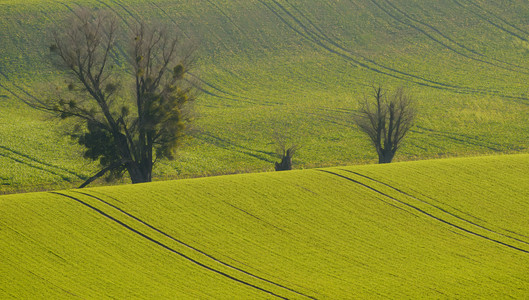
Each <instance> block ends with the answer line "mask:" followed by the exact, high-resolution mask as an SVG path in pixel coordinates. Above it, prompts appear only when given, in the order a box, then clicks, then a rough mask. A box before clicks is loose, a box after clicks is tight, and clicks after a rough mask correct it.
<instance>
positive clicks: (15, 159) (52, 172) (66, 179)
mask: <svg viewBox="0 0 529 300" xmlns="http://www.w3.org/2000/svg"><path fill="white" fill-rule="evenodd" d="M0 156H3V157H5V158H7V159H10V160H12V161H14V162H17V163H19V164H22V165H25V166H28V167H30V168H33V169H37V170H41V171H43V172H46V173H50V174H51V175H55V176H57V177H60V178H61V179H62V180H64V181H66V182H72V181H71V180H70V178H69V177H67V176H64V175H61V174H59V173H57V172H55V171H52V170H48V169H45V168H43V167H41V166H39V165H36V164H32V163H29V162H26V161H23V160H22V159H19V158H16V157H13V156H11V155H7V154H2V153H0Z"/></svg>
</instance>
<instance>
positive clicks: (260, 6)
mask: <svg viewBox="0 0 529 300" xmlns="http://www.w3.org/2000/svg"><path fill="white" fill-rule="evenodd" d="M78 5H88V6H93V7H107V8H110V9H112V10H114V11H115V12H116V13H118V14H119V15H120V16H121V17H122V18H123V26H124V27H125V28H126V27H127V26H129V25H131V24H133V23H134V22H135V19H139V18H145V19H160V20H164V21H167V22H174V23H178V24H180V27H182V29H183V30H184V31H185V32H190V33H192V34H193V35H194V36H196V37H198V38H199V39H200V40H201V43H200V45H201V47H200V53H199V57H200V59H199V62H198V70H197V71H196V72H197V74H200V77H201V78H203V80H204V84H203V88H204V89H205V93H204V94H203V97H202V98H201V99H200V101H199V103H198V105H197V110H198V111H199V113H200V116H201V118H200V119H199V121H198V123H197V125H198V128H200V129H201V131H199V132H198V133H196V134H195V136H194V139H193V140H192V141H190V143H189V145H188V146H187V147H185V148H184V149H182V151H181V156H180V157H179V159H178V160H177V161H176V162H162V163H161V164H160V165H159V166H158V168H157V170H156V176H157V177H158V178H174V177H175V176H176V175H177V174H178V175H191V176H194V175H207V174H221V173H231V172H240V171H259V170H270V169H271V168H272V165H273V164H272V162H273V161H274V160H275V158H274V156H273V153H272V149H273V147H272V145H271V143H270V142H271V140H272V136H273V132H274V131H280V132H283V133H285V134H286V135H287V136H290V137H291V139H292V140H293V141H294V142H296V143H298V144H300V145H302V146H303V149H302V151H300V152H299V156H298V157H297V158H296V159H297V161H296V164H297V165H298V166H299V167H313V166H332V165H346V164H352V163H357V162H368V161H372V160H373V159H374V153H373V151H372V150H371V149H370V145H369V144H368V143H367V141H366V140H365V138H364V137H363V136H362V135H361V134H360V133H359V132H358V130H356V129H355V128H353V126H352V124H351V121H350V119H351V115H352V114H353V113H354V110H355V108H356V107H355V101H356V100H357V99H358V98H361V97H363V95H364V94H365V93H367V92H369V85H370V84H371V83H372V82H383V83H385V84H386V85H387V86H390V87H394V86H397V85H406V86H408V88H409V89H410V91H411V92H412V93H413V95H414V96H415V97H416V98H417V100H418V101H419V103H420V109H421V116H422V117H421V120H419V122H418V126H417V127H415V128H414V130H413V132H412V133H411V135H410V138H409V140H408V141H407V142H406V144H405V145H404V147H403V148H402V149H401V150H400V153H399V155H398V159H402V160H404V159H416V158H432V157H439V156H453V155H473V154H486V153H492V152H502V153H505V152H525V151H526V150H527V145H526V141H527V140H528V138H529V134H528V132H529V128H528V126H529V125H528V123H527V122H526V116H527V113H528V109H527V103H528V99H527V88H526V82H527V80H528V79H529V78H528V77H529V63H527V61H528V58H529V46H528V39H529V34H528V33H529V25H528V24H527V22H526V20H527V15H528V14H529V8H528V7H527V5H525V2H523V1H511V2H509V4H505V3H502V4H501V5H500V4H497V3H496V2H494V1H464V2H463V1H450V2H443V3H442V4H441V3H438V1H410V0H406V1H404V0H370V1H367V0H366V1H360V0H349V1H332V2H326V1H324V2H322V1H312V0H311V1H301V0H278V1H270V0H262V1H243V0H236V1H233V0H232V1H227V0H226V1H209V0H201V1H178V2H175V1H168V0H154V1H137V0H101V1H91V0H78V1H54V0H39V1H37V0H34V1H21V0H20V1H0V8H1V9H0V28H1V29H2V30H0V40H1V41H2V42H1V43H0V53H2V55H1V56H0V109H1V110H2V114H1V115H0V132H1V135H0V137H1V138H0V146H1V147H0V177H1V178H0V191H16V190H20V189H27V190H31V189H38V188H40V186H41V185H50V184H54V185H57V186H69V185H71V184H72V183H73V182H75V183H77V182H80V181H81V178H86V176H88V175H90V174H93V172H94V170H95V166H93V165H87V163H85V162H83V161H82V160H80V159H79V158H78V157H79V155H78V151H79V149H77V148H75V146H72V145H71V141H69V140H68V139H64V138H61V137H60V135H59V134H58V133H56V130H55V129H54V130H49V129H48V128H49V127H50V126H53V128H57V127H59V128H60V126H61V125H50V122H48V121H46V118H45V117H44V116H41V115H40V114H38V113H37V112H34V111H31V110H29V109H28V108H27V107H25V106H24V105H23V104H21V103H20V102H19V101H18V100H17V98H27V97H30V96H29V95H32V96H35V97H43V95H45V94H46V90H47V89H48V88H49V87H48V86H47V85H46V84H47V82H48V81H52V82H53V81H54V82H61V79H60V78H59V77H58V75H57V73H56V72H54V71H52V70H51V69H50V67H49V65H48V63H47V59H48V58H47V45H48V44H49V42H48V40H47V39H46V38H45V33H46V31H47V30H48V28H53V26H54V24H55V23H58V22H61V20H63V19H64V18H65V16H66V14H67V13H68V12H69V11H70V9H72V8H75V7H77V6H78ZM53 122H55V121H53Z"/></svg>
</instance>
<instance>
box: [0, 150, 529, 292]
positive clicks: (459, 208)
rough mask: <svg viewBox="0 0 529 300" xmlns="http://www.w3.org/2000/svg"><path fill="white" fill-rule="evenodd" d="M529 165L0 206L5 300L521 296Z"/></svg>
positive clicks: (38, 198) (365, 170) (286, 176)
mask: <svg viewBox="0 0 529 300" xmlns="http://www.w3.org/2000/svg"><path fill="white" fill-rule="evenodd" d="M528 166H529V155H507V156H493V157H481V158H459V159H443V160H432V161H419V162H403V163H395V164H390V165H368V166H356V167H338V168H325V169H313V170H299V171H291V172H276V173H261V174H240V175H230V176H219V177H209V178H197V179H186V180H177V181H164V182H161V181H160V182H155V183H150V184H138V185H128V186H114V187H101V188H91V189H82V190H64V191H56V192H41V193H28V194H17V195H5V196H0V211H1V212H2V217H1V218H0V250H1V253H2V260H1V262H0V274H2V275H1V276H2V280H0V298H2V299H5V298H7V299H9V298H34V297H42V298H54V299H58V298H178V299H186V298H190V299H196V298H214V299H222V298H225V299H234V298H245V299H275V298H287V299H307V298H308V299H351V298H353V299H356V298H387V297H390V298H415V299H416V298H437V299H438V298H467V299H468V298H494V299H499V298H502V299H504V298H517V299H520V298H525V297H527V295H529V277H528V276H527V274H528V271H529V269H528V266H529V228H528V227H527V219H528V212H529V203H528V202H527V199H529V189H528V181H527V175H526V174H527V168H528Z"/></svg>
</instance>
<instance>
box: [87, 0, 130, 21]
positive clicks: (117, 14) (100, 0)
mask: <svg viewBox="0 0 529 300" xmlns="http://www.w3.org/2000/svg"><path fill="white" fill-rule="evenodd" d="M96 1H97V2H98V3H100V4H102V5H103V6H106V7H107V8H108V9H110V10H111V11H112V12H113V13H114V14H115V15H116V16H118V17H119V18H120V19H121V20H122V21H123V23H125V25H127V27H129V28H132V27H131V25H130V24H129V22H128V21H127V19H125V18H124V17H123V16H122V15H121V14H119V13H118V12H117V11H116V10H115V9H114V8H113V7H112V6H110V5H109V4H108V3H106V2H104V1H102V0H96Z"/></svg>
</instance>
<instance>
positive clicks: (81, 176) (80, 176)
mask: <svg viewBox="0 0 529 300" xmlns="http://www.w3.org/2000/svg"><path fill="white" fill-rule="evenodd" d="M0 149H4V150H5V151H7V152H9V153H12V154H14V155H18V156H21V157H23V158H25V159H28V160H30V161H32V162H35V163H38V164H41V165H44V166H47V167H50V168H54V169H58V170H61V171H64V172H66V173H68V174H70V175H73V176H75V177H77V178H79V179H81V180H86V179H87V178H88V177H86V176H83V175H81V174H78V173H75V172H73V171H70V170H68V169H66V168H63V167H60V166H55V165H52V164H50V163H47V162H44V161H41V160H38V159H36V158H33V157H31V156H29V155H27V154H24V153H22V152H18V151H16V150H13V149H10V148H8V147H6V146H2V145H0Z"/></svg>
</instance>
